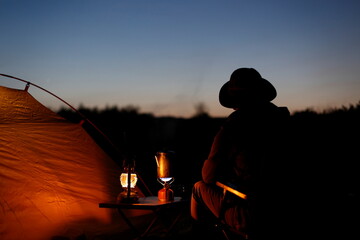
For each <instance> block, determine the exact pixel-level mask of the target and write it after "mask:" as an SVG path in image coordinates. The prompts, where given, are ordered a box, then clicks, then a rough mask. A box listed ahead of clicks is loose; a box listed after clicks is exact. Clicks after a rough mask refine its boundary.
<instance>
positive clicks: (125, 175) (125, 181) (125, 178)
mask: <svg viewBox="0 0 360 240" xmlns="http://www.w3.org/2000/svg"><path fill="white" fill-rule="evenodd" d="M137 180H138V178H137V175H136V173H130V188H135V186H136V183H137ZM120 183H121V186H122V187H123V188H128V173H127V172H123V173H121V175H120Z"/></svg>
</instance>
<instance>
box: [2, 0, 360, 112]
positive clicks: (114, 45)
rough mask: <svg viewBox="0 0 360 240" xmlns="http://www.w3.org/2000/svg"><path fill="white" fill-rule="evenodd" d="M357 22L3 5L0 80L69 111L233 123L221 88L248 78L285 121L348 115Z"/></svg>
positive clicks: (270, 14) (354, 14) (346, 0)
mask: <svg viewBox="0 0 360 240" xmlns="http://www.w3.org/2000/svg"><path fill="white" fill-rule="evenodd" d="M359 12H360V1H357V0H302V1H284V0H282V1H280V0H279V1H269V0H268V1H265V0H264V1H257V0H252V1H250V0H249V1H241V0H237V1H235V0H217V1H215V0H181V1H178V0H124V1H123V0H31V1H29V0H0V73H3V74H8V75H12V76H15V77H18V78H22V79H25V80H28V81H30V82H33V83H35V84H37V85H40V86H41V87H43V88H45V89H47V90H49V91H51V92H53V93H54V94H56V95H58V96H59V97H61V98H63V99H64V100H66V101H67V102H68V103H70V104H71V105H73V106H74V107H78V106H79V105H80V104H83V105H84V106H86V107H95V106H97V107H98V108H103V107H105V106H115V105H116V106H119V107H123V106H128V105H134V106H137V107H139V108H140V111H141V112H150V113H153V114H154V115H157V116H164V115H172V116H185V117H187V116H191V115H193V114H194V113H195V107H194V106H195V105H197V104H198V103H203V104H205V106H206V107H207V109H208V112H209V113H210V115H212V116H226V115H228V114H229V113H230V112H231V110H230V109H226V108H223V107H222V106H221V105H220V104H219V103H218V92H219V89H220V87H221V86H222V85H223V84H224V83H225V82H226V81H228V79H229V77H230V74H231V73H232V71H234V70H235V69H237V68H239V67H253V68H255V69H257V70H258V71H259V72H260V73H261V75H262V76H263V77H264V78H266V79H268V80H269V81H270V82H271V83H273V85H274V86H275V87H276V89H277V91H278V96H277V98H276V99H275V100H274V101H273V102H274V103H275V104H277V105H282V106H288V108H289V109H290V111H292V112H293V111H297V110H303V109H306V108H312V109H314V110H323V109H327V108H332V107H341V106H349V105H350V104H356V103H358V102H359V100H360V94H359V93H360V77H359V76H360V26H359V25H360V14H359ZM0 85H3V86H8V87H20V88H22V87H23V84H22V83H19V82H14V81H13V80H9V79H7V78H3V77H0ZM30 93H32V94H33V95H34V96H35V97H36V98H37V99H38V100H40V102H42V103H43V104H44V105H46V106H49V107H51V108H53V109H56V108H58V107H59V106H60V105H61V104H60V103H59V101H57V100H54V99H52V97H51V96H48V95H44V94H43V93H39V92H38V91H36V90H35V89H33V88H30Z"/></svg>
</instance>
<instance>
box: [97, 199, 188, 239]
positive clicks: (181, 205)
mask: <svg viewBox="0 0 360 240" xmlns="http://www.w3.org/2000/svg"><path fill="white" fill-rule="evenodd" d="M188 205H189V200H187V199H182V198H181V197H175V198H174V200H173V201H168V202H162V201H159V200H158V197H157V196H148V197H141V198H139V201H138V202H136V203H122V202H116V203H99V207H100V208H116V209H117V210H118V212H119V214H120V216H121V217H122V218H123V219H124V220H125V222H126V223H127V225H128V226H129V227H130V228H131V229H132V230H134V232H136V233H138V235H139V238H142V237H145V236H147V235H148V234H149V232H150V230H151V229H152V227H153V226H154V225H155V223H156V222H158V220H161V219H160V218H162V216H163V214H164V213H165V212H166V211H168V210H169V209H175V210H176V215H175V216H173V217H172V220H171V222H168V221H164V222H163V226H164V227H165V229H166V233H169V232H170V231H171V230H172V229H173V227H174V226H175V225H176V223H177V222H178V220H179V219H180V217H181V214H182V213H183V212H184V210H185V209H186V208H187V207H188ZM123 209H140V210H151V211H152V212H153V215H154V217H153V218H152V220H151V222H150V223H149V225H148V227H147V228H146V230H145V231H144V232H142V233H139V231H138V229H137V228H136V227H135V225H134V224H133V223H132V222H131V220H130V219H129V217H128V216H126V214H125V212H124V211H122V210H123ZM165 222H167V223H169V224H165Z"/></svg>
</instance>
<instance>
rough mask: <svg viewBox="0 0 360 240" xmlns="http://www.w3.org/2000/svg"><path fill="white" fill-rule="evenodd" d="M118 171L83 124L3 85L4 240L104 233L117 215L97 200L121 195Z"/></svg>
mask: <svg viewBox="0 0 360 240" xmlns="http://www.w3.org/2000/svg"><path fill="white" fill-rule="evenodd" d="M120 171H121V169H119V166H118V165H117V164H116V163H115V162H114V161H113V160H112V159H111V158H110V157H109V156H108V155H107V154H106V153H105V152H104V151H103V150H102V149H101V148H100V147H99V146H98V145H97V144H96V143H95V141H94V140H93V139H92V138H91V137H90V136H89V135H88V134H87V133H86V131H85V130H84V129H83V128H82V127H81V126H80V125H79V124H74V123H70V122H68V121H67V120H65V119H64V118H62V117H60V116H59V115H57V114H56V113H54V112H52V111H51V110H49V109H48V108H46V107H45V106H43V105H42V104H41V103H39V102H38V101H37V100H36V99H35V98H33V97H32V96H31V94H29V93H28V92H27V91H25V90H17V89H10V88H6V87H1V86H0V239H3V240H13V239H14V240H15V239H16V240H18V239H29V240H32V239H34V240H42V239H52V238H54V237H56V236H62V237H67V238H68V239H74V237H76V236H80V235H86V236H91V235H94V234H95V235H96V234H98V233H99V231H101V228H102V227H104V226H107V225H109V224H111V222H112V221H113V216H112V215H113V213H114V212H113V211H111V210H107V209H101V208H99V207H98V204H99V203H100V202H108V201H113V200H114V199H116V195H117V194H118V193H119V192H120V188H121V187H120V183H119V174H120ZM88 239H91V237H88Z"/></svg>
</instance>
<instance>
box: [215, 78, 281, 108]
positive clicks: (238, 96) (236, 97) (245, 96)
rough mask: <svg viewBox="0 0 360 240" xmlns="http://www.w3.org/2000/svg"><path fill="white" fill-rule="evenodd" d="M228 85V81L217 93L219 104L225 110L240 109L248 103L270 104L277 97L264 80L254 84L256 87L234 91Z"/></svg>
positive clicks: (271, 86)
mask: <svg viewBox="0 0 360 240" xmlns="http://www.w3.org/2000/svg"><path fill="white" fill-rule="evenodd" d="M229 85H230V81H228V82H226V83H225V84H224V85H223V86H222V87H221V89H220V92H219V102H220V104H221V105H222V106H224V107H226V108H237V107H241V106H242V105H244V104H245V103H249V102H259V101H260V102H270V101H272V100H273V99H274V98H275V97H276V95H277V93H276V89H275V87H274V86H273V85H272V84H271V83H270V82H269V81H268V80H266V79H264V78H261V80H260V81H258V82H257V83H256V87H247V88H237V89H235V90H234V89H231V88H230V86H229Z"/></svg>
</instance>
